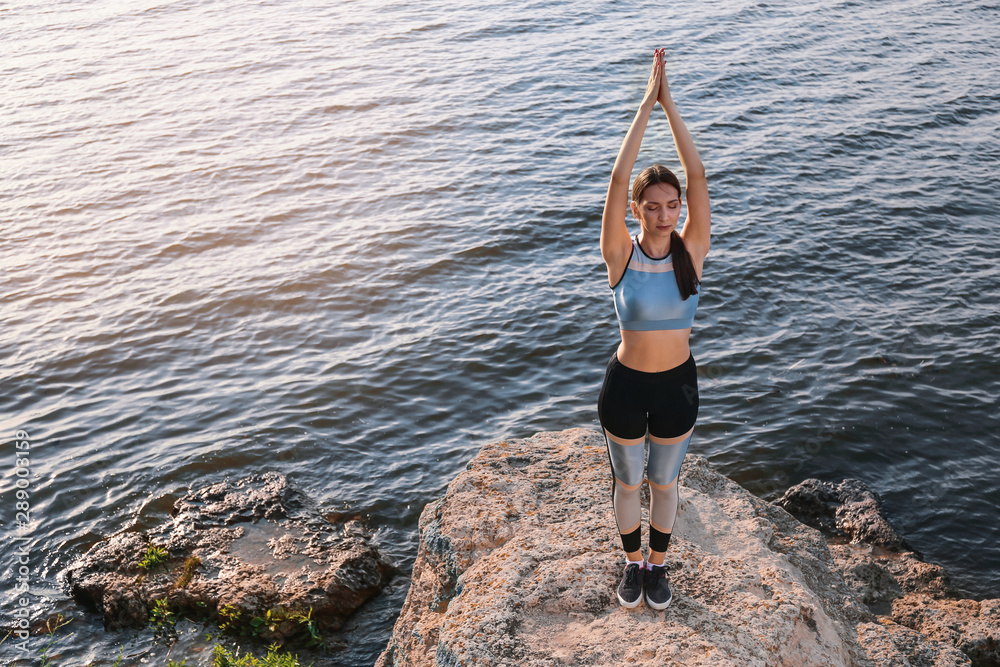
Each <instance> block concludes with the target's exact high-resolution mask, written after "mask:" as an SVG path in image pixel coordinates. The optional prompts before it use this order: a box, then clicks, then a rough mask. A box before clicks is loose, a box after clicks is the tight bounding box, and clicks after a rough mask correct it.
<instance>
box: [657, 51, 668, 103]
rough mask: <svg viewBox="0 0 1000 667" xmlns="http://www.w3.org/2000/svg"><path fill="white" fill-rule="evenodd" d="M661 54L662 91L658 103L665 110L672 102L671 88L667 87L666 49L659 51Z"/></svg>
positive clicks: (658, 96)
mask: <svg viewBox="0 0 1000 667" xmlns="http://www.w3.org/2000/svg"><path fill="white" fill-rule="evenodd" d="M658 51H659V52H660V90H659V91H658V93H657V95H656V101H657V102H659V103H660V106H661V107H663V108H664V109H666V108H667V104H669V103H670V102H671V98H670V86H669V85H667V66H666V64H665V63H664V62H663V61H664V59H665V56H664V49H658Z"/></svg>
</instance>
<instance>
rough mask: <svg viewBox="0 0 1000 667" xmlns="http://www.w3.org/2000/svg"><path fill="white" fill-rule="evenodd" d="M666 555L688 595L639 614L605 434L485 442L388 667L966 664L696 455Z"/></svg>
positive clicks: (818, 540) (421, 554)
mask: <svg viewBox="0 0 1000 667" xmlns="http://www.w3.org/2000/svg"><path fill="white" fill-rule="evenodd" d="M680 497H681V504H680V507H679V511H678V515H677V522H676V524H675V528H674V535H675V537H674V539H673V541H672V542H671V548H670V551H669V552H668V555H667V563H668V566H669V570H670V573H671V583H672V587H673V589H674V602H673V604H672V605H671V606H670V607H669V608H668V609H667V610H666V611H663V612H655V611H652V610H650V609H649V608H647V607H645V606H640V607H639V608H638V609H635V610H626V609H623V608H621V607H620V606H619V605H618V601H617V599H616V598H615V594H614V589H615V586H616V585H617V583H618V579H619V577H620V575H621V570H622V565H623V558H622V553H621V545H620V542H619V538H618V535H617V533H616V531H615V528H614V525H615V524H614V517H613V515H612V512H611V501H610V473H609V468H608V460H607V454H606V452H605V449H604V442H603V438H602V437H601V436H600V434H598V433H597V432H595V431H591V430H587V429H570V430H567V431H562V432H548V433H539V434H537V435H535V436H534V437H532V438H529V439H525V440H508V441H504V442H498V443H493V444H489V445H486V446H485V447H484V448H483V449H482V450H481V452H480V453H479V455H478V456H476V457H475V458H474V459H473V460H472V462H470V463H469V465H468V468H467V470H466V471H465V472H463V473H462V474H460V475H459V476H458V477H457V478H456V479H455V480H454V481H453V482H452V483H451V484H450V485H449V487H448V492H447V494H446V495H445V497H444V498H443V499H441V500H439V501H437V502H435V503H432V504H430V505H428V506H427V507H426V508H425V509H424V512H423V514H422V515H421V519H420V545H419V550H418V555H417V560H416V563H415V565H414V569H413V577H412V584H411V587H410V591H409V594H408V596H407V599H406V602H405V604H404V606H403V610H402V612H401V614H400V617H399V619H398V621H397V623H396V626H395V628H394V631H393V635H392V638H391V640H390V642H389V644H388V646H387V648H386V650H385V651H384V652H383V654H382V655H381V656H380V658H379V661H378V663H377V664H378V665H382V666H388V665H394V666H396V667H403V666H406V667H417V666H422V665H553V664H572V665H575V664H579V665H617V664H635V665H664V664H672V665H733V666H737V665H738V666H739V667H744V666H746V665H760V666H764V665H793V666H794V665H803V666H807V665H808V666H815V665H822V666H824V667H827V666H831V665H844V666H848V665H851V666H863V665H899V666H905V665H919V666H923V665H928V666H930V665H938V666H942V667H943V666H945V665H948V666H949V667H950V666H953V665H963V664H969V661H968V659H967V658H966V657H965V656H964V655H962V654H961V653H960V652H959V651H957V650H956V649H955V648H954V647H953V646H952V645H951V644H949V643H947V642H945V641H933V640H929V639H927V638H926V637H925V636H924V635H922V634H921V633H919V632H916V631H914V630H912V629H910V628H907V627H904V626H901V625H899V624H898V623H895V622H894V621H892V620H891V619H888V618H879V617H877V616H875V615H874V614H873V613H872V612H871V611H870V610H869V609H868V608H867V607H866V606H865V604H864V603H863V602H862V601H861V600H860V599H859V597H858V596H857V595H856V593H855V592H854V590H853V589H852V588H851V587H850V586H849V585H848V584H847V583H846V582H845V580H844V578H843V577H842V576H841V574H840V572H839V571H838V569H837V567H836V566H835V564H834V561H833V558H832V557H831V554H830V551H829V549H828V548H827V544H826V540H825V538H824V537H823V535H822V534H821V533H820V532H819V531H817V530H815V529H813V528H810V527H808V526H806V525H804V524H802V523H801V522H799V521H797V520H796V519H795V518H793V517H792V516H791V515H790V514H789V513H788V512H786V511H785V510H784V509H782V508H780V507H777V506H775V505H772V504H770V503H768V502H765V501H763V500H761V499H759V498H757V497H755V496H753V495H752V494H750V493H749V492H747V491H746V490H744V489H743V488H742V487H740V486H739V485H737V484H736V483H735V482H733V481H731V480H729V479H728V478H726V477H723V476H722V475H720V474H718V473H716V472H715V471H713V470H712V469H711V468H710V467H709V465H708V464H707V462H706V461H705V460H704V459H703V458H701V457H697V456H691V455H689V457H688V459H687V461H686V463H685V466H684V470H683V473H682V481H681V487H680Z"/></svg>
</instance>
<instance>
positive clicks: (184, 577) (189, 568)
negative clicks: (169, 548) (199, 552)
mask: <svg viewBox="0 0 1000 667" xmlns="http://www.w3.org/2000/svg"><path fill="white" fill-rule="evenodd" d="M199 565H201V559H200V558H198V557H197V556H191V557H190V558H188V559H187V560H186V561H184V565H182V566H181V573H180V575H178V577H177V581H175V582H174V588H184V587H185V586H187V585H188V584H189V583H191V577H193V576H194V571H195V570H196V569H198V566H199Z"/></svg>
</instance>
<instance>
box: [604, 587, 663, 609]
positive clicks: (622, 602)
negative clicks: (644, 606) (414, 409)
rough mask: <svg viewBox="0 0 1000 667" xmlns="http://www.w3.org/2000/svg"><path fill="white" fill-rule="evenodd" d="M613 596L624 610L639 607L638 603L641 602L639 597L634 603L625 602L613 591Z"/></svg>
mask: <svg viewBox="0 0 1000 667" xmlns="http://www.w3.org/2000/svg"><path fill="white" fill-rule="evenodd" d="M615 595H617V596H618V602H620V603H621V605H622V606H623V607H625V608H626V609H635V608H636V607H638V606H639V603H640V602H642V596H641V595H640V596H639V597H638V598H636V600H635V602H626V601H625V599H624V598H623V597H622V596H621V594H620V593H618V592H617V591H615ZM668 604H669V603H668Z"/></svg>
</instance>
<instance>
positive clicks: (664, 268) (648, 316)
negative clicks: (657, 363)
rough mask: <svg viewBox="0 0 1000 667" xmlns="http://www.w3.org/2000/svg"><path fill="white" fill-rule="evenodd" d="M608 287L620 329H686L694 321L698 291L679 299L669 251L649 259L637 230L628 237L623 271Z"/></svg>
mask: <svg viewBox="0 0 1000 667" xmlns="http://www.w3.org/2000/svg"><path fill="white" fill-rule="evenodd" d="M611 289H612V291H613V292H614V296H615V311H616V312H617V313H618V326H619V327H621V328H622V329H625V330H627V331H660V330H662V329H689V328H690V327H691V325H692V324H694V314H695V311H697V310H698V292H695V293H694V294H692V295H691V296H689V297H688V298H687V300H683V299H681V291H680V288H678V287H677V276H675V275H674V264H673V257H672V253H667V256H666V257H662V258H660V259H653V258H652V257H650V256H649V255H647V254H646V253H645V251H643V249H642V246H640V245H639V235H638V234H636V235H635V236H634V237H633V238H632V253H631V254H630V255H629V259H628V265H627V266H626V267H625V272H624V273H623V274H622V277H621V278H619V279H618V282H617V283H616V284H615V286H614V287H612V288H611ZM699 291H700V290H699Z"/></svg>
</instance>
